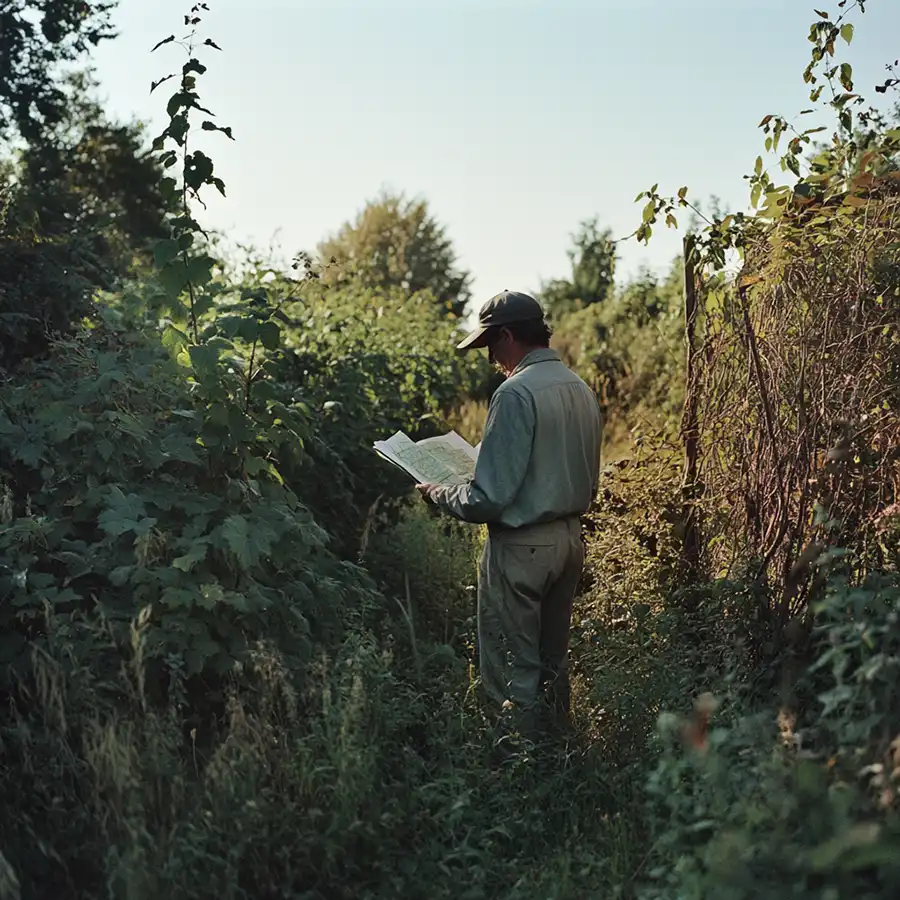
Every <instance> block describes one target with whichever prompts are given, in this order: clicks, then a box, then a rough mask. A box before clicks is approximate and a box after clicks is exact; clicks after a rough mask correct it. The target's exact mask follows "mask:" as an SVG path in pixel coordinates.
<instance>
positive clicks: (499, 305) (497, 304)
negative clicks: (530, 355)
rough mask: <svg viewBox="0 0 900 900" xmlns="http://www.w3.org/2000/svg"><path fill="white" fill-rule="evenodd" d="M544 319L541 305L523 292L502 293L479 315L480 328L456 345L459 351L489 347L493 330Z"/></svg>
mask: <svg viewBox="0 0 900 900" xmlns="http://www.w3.org/2000/svg"><path fill="white" fill-rule="evenodd" d="M543 318H544V310H543V309H542V308H541V304H540V303H538V302H537V300H535V299H534V297H532V296H531V294H525V293H523V292H522V291H501V292H500V293H499V294H497V295H496V296H494V297H491V299H490V300H488V301H487V303H485V304H484V306H482V307H481V310H480V311H479V313H478V327H477V328H476V329H475V330H474V331H473V332H472V333H471V334H469V335H467V336H466V337H465V338H464V339H463V340H462V341H460V342H459V343H458V344H457V345H456V349H457V350H474V349H475V348H476V347H486V346H487V335H488V331H489V330H490V329H491V328H497V327H498V326H503V325H513V324H515V323H516V322H531V321H539V320H542V319H543Z"/></svg>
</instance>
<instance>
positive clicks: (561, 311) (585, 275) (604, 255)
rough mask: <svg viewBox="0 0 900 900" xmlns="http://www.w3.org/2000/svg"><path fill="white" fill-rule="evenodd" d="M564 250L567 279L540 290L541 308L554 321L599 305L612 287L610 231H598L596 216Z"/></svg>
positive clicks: (613, 267) (613, 254) (613, 256)
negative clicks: (567, 267)
mask: <svg viewBox="0 0 900 900" xmlns="http://www.w3.org/2000/svg"><path fill="white" fill-rule="evenodd" d="M571 237H572V247H571V248H570V249H569V251H568V257H569V262H570V263H571V266H572V272H571V276H570V277H569V278H568V279H566V278H560V279H554V280H552V281H549V282H547V283H545V284H544V285H543V286H542V288H541V300H542V302H543V304H544V308H545V309H546V310H547V312H548V313H549V314H550V316H551V317H552V318H554V319H557V320H558V319H560V318H562V317H563V316H565V315H567V314H569V313H572V312H575V311H576V310H578V309H583V308H584V307H586V306H591V305H592V304H594V303H601V302H603V301H604V300H605V299H606V298H607V296H608V295H609V292H610V290H611V289H612V287H613V284H614V280H615V271H616V247H615V243H614V242H613V240H612V232H611V231H610V230H609V229H608V228H607V229H604V230H602V231H601V230H600V228H599V225H598V220H597V217H596V216H595V217H594V218H592V219H586V220H585V221H583V222H582V223H581V225H580V226H579V228H578V230H577V231H576V232H575V234H573V235H572V236H571Z"/></svg>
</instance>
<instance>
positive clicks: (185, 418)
mask: <svg viewBox="0 0 900 900" xmlns="http://www.w3.org/2000/svg"><path fill="white" fill-rule="evenodd" d="M201 427H202V419H201V417H200V415H199V414H198V409H197V406H196V403H195V401H193V400H192V398H191V397H190V396H189V393H188V389H187V386H186V385H185V383H184V381H183V380H182V379H181V378H180V377H179V374H178V372H177V369H176V367H175V366H174V365H173V364H172V362H171V361H170V360H169V359H168V357H167V356H166V354H165V352H164V351H163V349H162V348H161V347H160V346H159V345H156V346H154V345H153V344H152V342H151V343H148V342H147V341H146V340H144V339H142V338H140V337H136V336H134V335H129V334H127V333H125V332H120V331H115V330H112V329H111V328H109V327H108V326H105V325H100V326H99V327H98V328H97V329H96V330H95V331H94V332H93V333H88V334H85V335H83V336H81V337H78V338H75V339H73V340H71V341H68V342H66V343H63V344H60V345H59V346H58V347H57V348H56V351H55V353H54V355H53V358H52V359H50V360H48V361H47V362H45V363H34V364H31V365H30V366H29V367H28V369H27V371H23V373H22V377H21V379H20V380H17V381H16V382H14V383H8V384H7V385H6V386H5V387H4V391H3V407H2V410H0V458H2V459H3V460H4V464H3V467H2V469H0V478H2V482H3V485H4V487H3V489H2V490H4V491H5V494H4V503H3V512H4V522H5V528H4V529H3V531H2V532H0V566H2V567H0V573H2V574H0V593H2V597H3V600H4V602H3V605H2V607H0V609H2V610H3V612H2V625H3V630H4V637H3V661H4V662H5V663H8V662H10V661H13V660H16V659H18V660H19V661H20V662H23V661H24V659H23V656H22V654H24V653H25V649H26V641H34V640H39V638H40V634H41V631H42V627H43V626H42V622H43V620H44V618H45V616H46V614H47V613H48V611H49V612H51V613H54V614H63V613H69V614H72V615H78V614H79V613H83V614H89V615H90V616H91V617H92V618H96V617H99V618H100V619H101V620H103V621H106V622H107V623H108V624H109V627H110V628H111V629H112V632H113V634H114V635H115V636H116V637H117V639H118V640H119V641H120V642H127V641H128V640H129V629H130V625H131V622H132V621H133V620H134V619H135V618H136V617H137V616H138V615H139V614H141V613H142V611H144V613H143V614H145V615H146V616H147V619H146V622H147V625H148V629H149V630H148V634H147V651H148V653H149V654H150V656H151V657H153V658H157V659H162V658H163V657H165V656H166V655H167V654H170V653H175V654H177V656H178V658H179V659H181V660H182V661H183V665H184V666H185V667H186V671H187V673H188V674H191V675H192V674H196V673H199V672H201V671H203V670H208V669H211V670H212V671H217V672H220V673H221V672H224V671H227V670H228V669H230V668H231V667H232V666H233V664H234V663H235V662H236V661H239V660H242V659H245V658H246V654H247V653H248V652H249V650H250V648H251V646H252V644H253V642H254V641H255V640H258V639H260V638H262V637H263V636H268V635H272V636H275V637H276V638H278V639H280V640H282V641H283V647H284V649H285V650H286V651H287V652H289V653H290V654H291V655H292V657H293V658H295V659H296V660H298V661H302V660H304V659H305V658H308V655H309V652H310V647H311V644H310V640H311V639H313V638H314V637H315V636H316V635H319V636H324V635H326V634H328V633H329V632H330V631H334V630H335V629H338V628H339V626H340V623H341V622H342V620H343V618H344V617H345V615H346V612H347V606H348V604H349V605H351V606H352V605H353V604H354V603H356V602H358V601H359V600H360V599H362V598H364V597H365V596H367V594H368V592H369V590H370V588H369V586H368V582H367V580H366V579H365V577H364V576H363V575H362V574H361V573H359V572H357V571H356V570H354V569H353V568H352V567H351V566H349V565H347V564H345V563H341V562H339V561H338V560H337V559H336V558H335V557H333V556H332V555H331V554H330V553H329V551H328V550H327V547H326V543H327V534H326V533H325V532H324V531H323V530H322V529H321V528H320V527H319V526H318V525H317V524H316V523H315V521H314V520H313V519H312V517H311V515H310V514H309V513H308V512H307V511H306V510H305V509H304V507H303V506H302V505H301V504H300V502H299V501H298V500H297V498H296V496H295V495H294V494H293V493H292V492H291V491H289V490H288V489H287V488H285V487H284V486H283V485H280V484H278V483H277V482H276V481H274V480H272V479H260V480H246V479H243V478H241V474H242V471H241V467H240V464H239V461H238V460H235V461H234V462H233V463H232V465H231V467H230V468H229V467H227V466H224V465H223V461H222V458H221V457H220V456H219V455H218V453H217V451H218V449H219V448H218V447H213V448H212V450H210V449H209V447H208V445H204V443H203V442H202V441H201V440H200V438H201V434H202V432H201Z"/></svg>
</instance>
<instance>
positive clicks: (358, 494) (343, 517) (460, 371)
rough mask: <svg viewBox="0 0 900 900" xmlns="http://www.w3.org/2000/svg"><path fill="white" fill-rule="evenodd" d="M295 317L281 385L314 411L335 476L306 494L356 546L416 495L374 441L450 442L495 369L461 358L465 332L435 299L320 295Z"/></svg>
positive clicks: (291, 307)
mask: <svg viewBox="0 0 900 900" xmlns="http://www.w3.org/2000/svg"><path fill="white" fill-rule="evenodd" d="M286 310H287V312H288V313H289V314H290V315H291V316H292V323H293V325H292V327H290V328H288V329H286V331H285V338H284V340H285V344H286V348H287V353H286V355H285V357H284V359H283V362H282V363H281V364H280V366H279V370H278V380H279V382H280V383H281V384H282V385H284V386H285V387H286V388H287V389H288V390H291V391H294V392H296V393H297V394H299V395H302V396H303V398H304V400H305V402H306V404H307V406H308V407H309V408H310V410H311V411H312V420H311V421H312V424H313V426H314V428H315V438H314V439H313V440H312V441H311V442H310V444H309V447H308V450H309V453H310V455H311V456H312V457H313V458H314V459H315V460H316V461H317V463H319V465H320V466H321V467H322V468H323V470H326V471H327V475H323V477H321V478H318V479H317V480H316V481H315V482H310V481H309V480H305V481H304V483H303V485H301V486H298V487H297V490H298V493H301V494H302V496H303V497H304V499H305V500H307V502H308V503H309V504H310V505H311V506H312V507H313V508H314V509H315V510H316V511H317V513H318V514H319V516H320V517H321V519H322V521H323V522H324V523H326V524H330V525H332V526H333V530H334V531H335V532H337V533H340V534H341V535H343V536H344V538H345V546H346V543H347V542H351V541H352V540H353V537H354V536H355V535H358V534H359V530H360V529H361V527H362V526H363V523H364V521H365V519H366V516H367V515H368V511H369V509H370V508H371V506H372V504H373V503H375V502H376V501H377V500H378V499H379V498H381V499H382V500H383V501H390V500H392V499H396V498H398V497H400V496H402V495H405V494H406V493H408V491H409V488H410V483H409V479H408V477H406V476H405V475H403V474H402V473H399V472H396V471H395V470H394V469H393V467H391V466H390V465H388V464H387V463H385V462H384V461H383V460H382V459H380V458H379V457H377V456H376V455H375V453H374V452H373V451H372V443H373V441H375V440H379V439H382V438H385V437H388V436H390V435H391V434H393V433H394V432H395V431H398V430H402V431H405V432H406V433H407V434H409V435H410V437H412V438H413V439H414V440H418V439H421V438H425V437H430V436H433V435H435V434H439V433H441V432H442V431H443V430H445V429H446V427H448V426H447V422H446V419H447V416H448V415H449V414H450V412H451V410H452V409H453V408H454V407H455V406H457V405H458V404H459V403H460V402H461V401H462V399H463V398H465V397H466V396H468V395H470V394H475V393H477V392H478V390H479V389H480V387H481V385H482V383H483V382H484V380H485V379H486V378H487V365H486V361H485V360H484V359H482V358H481V357H480V356H478V355H473V354H466V355H462V354H458V353H456V351H455V350H454V348H453V344H454V336H455V333H456V326H455V325H454V324H453V323H452V322H450V321H448V320H447V319H446V318H445V317H444V316H442V315H441V313H440V311H439V310H438V308H437V306H436V305H435V303H434V300H433V299H432V298H431V296H430V295H428V294H419V295H415V296H412V297H410V296H408V295H406V294H404V293H403V292H401V291H389V292H386V293H371V292H369V291H365V290H361V289H347V290H342V291H338V290H333V289H332V290H315V289H312V290H309V291H308V292H307V293H306V294H305V295H304V297H303V299H302V301H300V302H298V303H296V304H288V305H287V307H286ZM350 546H351V547H352V543H351V544H350Z"/></svg>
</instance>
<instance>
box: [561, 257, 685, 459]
mask: <svg viewBox="0 0 900 900" xmlns="http://www.w3.org/2000/svg"><path fill="white" fill-rule="evenodd" d="M683 306H684V303H683V299H682V273H681V266H680V264H678V263H676V264H675V265H673V267H672V270H671V272H670V274H669V275H668V277H666V278H665V279H664V280H663V281H661V282H660V281H659V280H658V279H657V278H655V277H654V276H652V275H650V274H649V273H645V274H642V275H641V276H639V277H638V278H636V279H635V280H634V281H632V282H630V283H628V284H626V285H624V286H623V287H622V288H620V289H619V290H617V291H615V292H612V291H611V292H610V294H609V296H608V298H607V299H606V301H605V302H604V303H597V304H592V305H591V306H588V307H586V308H584V309H580V310H578V311H577V312H573V313H571V314H569V315H567V316H566V317H565V318H563V319H562V321H561V322H559V324H558V325H557V326H556V328H555V331H554V336H553V346H554V347H555V348H556V349H557V350H558V351H559V352H560V353H561V355H562V356H563V358H564V359H565V360H566V362H568V363H569V365H571V366H572V367H573V368H574V369H575V370H576V371H577V372H578V374H579V375H581V377H582V378H584V379H585V380H586V381H587V382H588V383H589V384H590V385H591V386H592V387H593V388H594V390H595V391H596V392H597V394H598V396H599V397H600V399H601V403H602V404H603V405H604V406H605V407H606V408H607V419H608V423H607V428H606V430H605V436H604V437H605V456H606V457H607V458H615V457H619V456H622V455H625V454H627V453H628V452H630V445H631V442H632V440H633V439H635V438H638V437H640V436H641V435H644V436H654V435H656V434H658V433H661V432H662V433H664V432H666V431H670V430H671V426H672V425H673V424H674V423H675V422H677V421H678V417H679V416H680V413H681V406H682V403H683V396H684V375H683V372H684V362H683V360H684V347H683V339H682V332H683V320H684V314H683Z"/></svg>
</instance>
